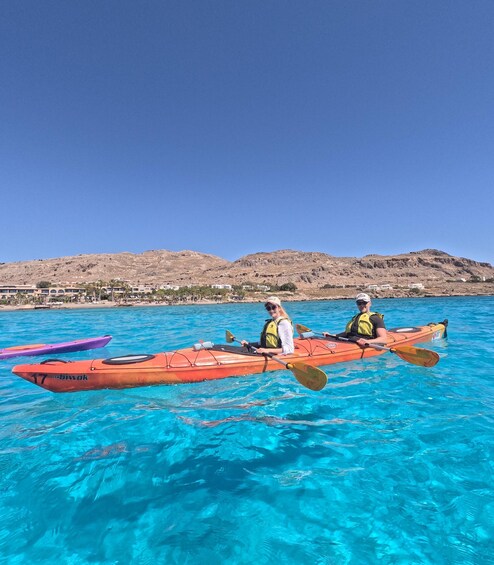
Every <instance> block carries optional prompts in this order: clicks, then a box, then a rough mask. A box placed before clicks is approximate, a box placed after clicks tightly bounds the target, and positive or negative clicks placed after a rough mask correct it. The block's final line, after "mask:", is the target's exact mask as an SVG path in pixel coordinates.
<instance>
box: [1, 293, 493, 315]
mask: <svg viewBox="0 0 494 565" xmlns="http://www.w3.org/2000/svg"><path fill="white" fill-rule="evenodd" d="M284 294H285V293H282V292H280V293H278V295H279V297H280V299H281V301H282V302H320V301H325V300H352V299H353V298H354V293H352V294H348V295H333V296H328V295H324V296H310V295H308V294H304V293H290V296H286V295H285V296H284ZM480 296H486V297H487V296H494V291H493V292H478V293H459V292H450V293H444V292H427V293H424V294H421V295H405V294H402V295H397V294H395V295H385V296H384V295H383V296H379V295H374V296H372V299H373V301H377V300H388V299H393V298H461V297H465V298H466V297H480ZM266 298H267V295H266V296H262V297H259V298H251V299H244V300H223V301H216V300H200V301H197V302H176V303H173V304H168V303H163V302H132V303H117V302H110V301H107V300H105V301H101V302H89V303H81V304H71V303H67V304H63V305H55V306H48V307H41V308H40V307H39V306H38V307H35V306H34V305H33V304H22V305H18V306H8V305H0V312H18V311H20V312H28V311H29V312H30V311H34V310H40V311H46V310H94V309H97V308H148V307H149V308H155V307H168V306H202V305H204V306H208V305H219V304H259V303H262V302H264V300H266Z"/></svg>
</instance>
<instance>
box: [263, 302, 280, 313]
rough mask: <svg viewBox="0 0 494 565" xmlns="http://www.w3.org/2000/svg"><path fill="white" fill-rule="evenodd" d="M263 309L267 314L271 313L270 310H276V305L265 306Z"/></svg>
mask: <svg viewBox="0 0 494 565" xmlns="http://www.w3.org/2000/svg"><path fill="white" fill-rule="evenodd" d="M265 308H266V310H267V311H268V312H271V311H272V310H276V308H278V306H276V304H267V305H266V307H265Z"/></svg>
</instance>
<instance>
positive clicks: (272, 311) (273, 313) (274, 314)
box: [265, 302, 280, 320]
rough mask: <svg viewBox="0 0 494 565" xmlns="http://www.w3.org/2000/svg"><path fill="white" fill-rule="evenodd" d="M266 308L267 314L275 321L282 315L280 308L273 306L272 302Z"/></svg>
mask: <svg viewBox="0 0 494 565" xmlns="http://www.w3.org/2000/svg"><path fill="white" fill-rule="evenodd" d="M265 308H266V310H267V312H268V313H269V314H271V318H273V320H275V319H276V318H277V317H278V316H279V315H280V307H279V306H278V305H277V304H271V302H268V303H267V304H266V305H265Z"/></svg>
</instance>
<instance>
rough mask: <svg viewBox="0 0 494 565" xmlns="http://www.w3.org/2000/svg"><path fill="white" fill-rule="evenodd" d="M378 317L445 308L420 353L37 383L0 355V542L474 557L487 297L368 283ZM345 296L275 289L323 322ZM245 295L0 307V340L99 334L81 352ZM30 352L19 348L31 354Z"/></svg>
mask: <svg viewBox="0 0 494 565" xmlns="http://www.w3.org/2000/svg"><path fill="white" fill-rule="evenodd" d="M374 306H375V307H376V309H378V310H379V311H381V312H384V313H385V315H386V316H385V320H386V323H387V325H388V327H393V326H395V327H396V326H401V325H413V324H425V323H428V322H431V321H436V322H437V321H441V320H443V319H444V318H449V319H450V326H449V328H448V332H449V338H448V340H441V341H436V342H432V343H431V344H427V345H424V346H425V347H428V348H431V349H434V350H436V351H437V352H438V353H439V354H440V356H441V361H440V362H439V364H438V365H436V367H433V368H430V369H427V368H422V367H418V366H415V365H411V364H409V363H406V362H404V361H402V360H400V359H399V358H398V357H397V356H395V355H384V356H381V357H378V358H373V359H369V360H366V361H365V362H353V363H348V364H342V365H333V366H330V367H326V368H325V370H326V371H327V373H328V375H329V377H330V379H329V382H328V385H327V387H326V388H325V389H324V390H323V391H322V392H319V393H314V392H311V391H309V390H307V389H305V388H302V387H301V386H300V385H299V384H298V383H297V381H296V380H295V379H294V377H293V375H292V374H291V373H290V372H289V371H278V372H276V373H270V374H268V375H253V376H250V377H243V378H231V379H224V380H220V381H213V382H204V383H196V384H190V385H177V386H162V387H149V388H139V389H130V390H125V391H111V390H107V391H94V392H88V393H76V394H58V395H56V394H53V393H50V392H48V391H45V390H43V389H40V388H37V387H35V386H33V385H31V384H30V383H27V382H25V381H23V380H21V379H19V378H17V377H15V376H14V375H12V374H11V372H10V371H11V368H12V367H13V366H14V365H15V364H17V363H18V362H23V363H24V362H30V360H29V359H21V360H20V361H19V360H15V359H12V360H5V361H2V362H1V364H0V377H1V379H0V391H1V395H0V555H2V556H3V558H4V559H6V562H8V563H15V564H16V563H53V562H56V561H57V560H58V561H59V562H61V563H74V564H75V563H77V564H80V563H103V564H110V563H156V562H162V563H180V564H183V563H190V564H195V563H201V564H204V563H206V564H207V563H229V564H241V563H253V562H255V563H258V564H268V563H272V562H273V561H278V562H280V563H294V564H295V563H297V564H299V563H304V564H305V563H307V564H314V563H316V564H326V563H331V564H333V563H336V564H353V563H434V564H437V563H445V564H446V563H448V564H450V563H462V564H463V563H472V564H479V563H491V562H492V555H493V554H494V547H493V541H492V540H493V537H494V536H493V533H494V531H493V524H494V487H493V480H492V477H493V471H494V469H493V467H494V464H493V457H492V451H493V447H492V446H493V445H494V427H493V419H494V418H493V417H494V385H493V377H492V366H493V359H494V355H493V350H494V337H493V336H492V332H489V331H488V330H489V328H490V327H491V321H492V313H493V311H494V308H493V306H494V299H493V298H491V297H486V298H451V299H448V298H441V299H413V300H382V301H376V303H375V305H374ZM353 307H354V306H353V303H352V302H351V301H339V302H321V303H291V304H288V311H289V313H290V314H291V316H292V317H293V319H294V321H295V322H300V323H303V324H305V325H307V326H309V327H311V328H312V329H314V330H316V331H317V330H328V331H339V330H340V329H341V328H342V327H343V326H344V324H345V322H346V320H347V318H348V317H349V316H350V314H351V313H352V311H353ZM263 318H264V312H263V309H262V305H244V304H241V305H218V306H187V307H164V308H129V309H114V310H107V309H101V310H78V311H31V312H10V313H7V312H3V313H0V335H1V336H2V343H1V345H2V347H8V346H11V345H19V344H22V343H29V342H33V343H34V342H40V340H41V341H44V342H56V341H64V340H67V339H76V338H82V337H90V336H96V335H103V334H105V333H111V334H112V335H113V336H114V338H113V340H112V341H111V342H110V345H109V346H108V347H106V348H105V349H101V350H94V351H87V352H80V353H73V354H66V355H64V356H63V357H64V358H66V359H90V358H93V357H110V356H116V355H123V354H128V353H153V352H157V351H163V350H169V349H173V348H176V347H185V346H189V345H191V344H193V343H194V342H196V341H198V340H199V339H203V340H208V341H213V342H215V343H221V342H223V341H224V330H225V329H227V328H228V329H230V330H232V331H233V332H234V333H235V334H236V335H237V337H239V338H244V337H245V338H247V339H254V338H256V337H257V334H258V332H259V331H260V328H261V326H262V321H263ZM33 362H34V359H33Z"/></svg>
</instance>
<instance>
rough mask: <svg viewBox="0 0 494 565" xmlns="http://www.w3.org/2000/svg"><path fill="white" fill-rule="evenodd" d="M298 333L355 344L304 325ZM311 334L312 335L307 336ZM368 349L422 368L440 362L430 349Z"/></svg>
mask: <svg viewBox="0 0 494 565" xmlns="http://www.w3.org/2000/svg"><path fill="white" fill-rule="evenodd" d="M296 328H297V332H298V333H299V335H301V336H302V337H316V336H317V337H323V338H329V339H335V340H337V341H350V342H352V343H355V342H354V341H353V340H352V339H349V338H347V337H340V336H337V335H332V334H328V335H324V334H316V333H314V332H313V331H311V330H310V329H309V328H308V327H306V326H303V325H302V324H297V325H296ZM307 334H310V335H307ZM367 346H368V347H373V348H374V349H379V350H382V351H391V353H395V354H396V355H398V357H400V359H403V360H404V361H408V362H409V363H413V364H414V365H420V366H421V367H434V365H435V364H436V363H437V362H438V361H439V355H438V354H437V353H436V352H435V351H430V350H429V349H421V348H419V347H413V346H412V345H397V346H396V347H385V346H384V345H378V344H377V343H368V344H367Z"/></svg>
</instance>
